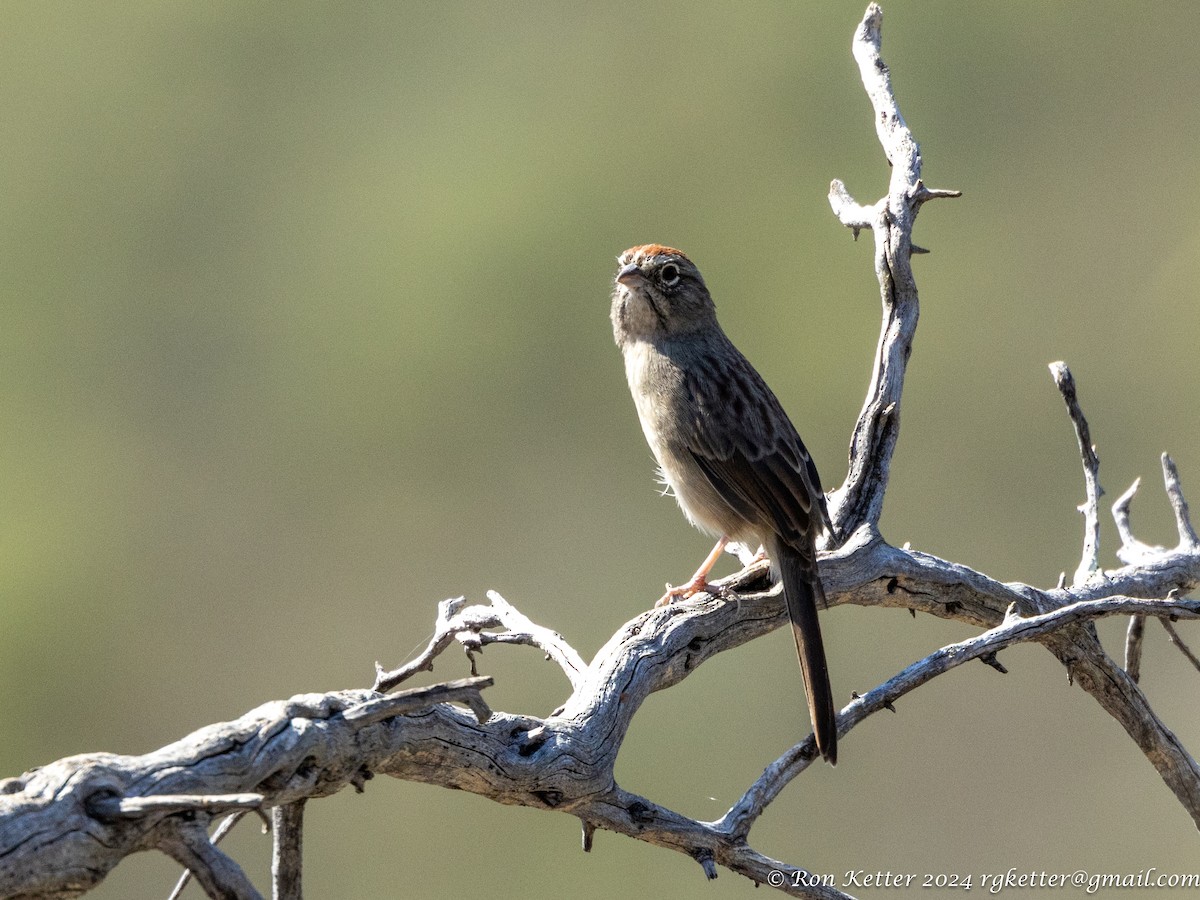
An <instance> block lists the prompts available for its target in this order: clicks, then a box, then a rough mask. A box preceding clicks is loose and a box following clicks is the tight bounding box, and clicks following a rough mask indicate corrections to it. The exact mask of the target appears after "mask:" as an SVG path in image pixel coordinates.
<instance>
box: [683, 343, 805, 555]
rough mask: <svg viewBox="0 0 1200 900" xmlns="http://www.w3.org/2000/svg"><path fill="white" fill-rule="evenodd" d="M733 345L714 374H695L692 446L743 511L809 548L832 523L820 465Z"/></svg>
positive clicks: (714, 363) (688, 435) (688, 436)
mask: <svg viewBox="0 0 1200 900" xmlns="http://www.w3.org/2000/svg"><path fill="white" fill-rule="evenodd" d="M726 348H727V352H725V353H720V354H715V355H714V356H713V357H711V358H710V361H709V365H710V367H711V368H712V371H710V372H709V373H708V375H709V377H706V378H705V379H703V380H701V379H694V378H689V380H688V384H687V390H688V394H689V404H688V406H689V413H690V415H689V421H688V424H687V427H686V429H685V432H684V436H685V440H686V442H687V446H688V450H689V451H690V452H691V454H692V457H693V458H694V459H695V460H696V463H697V465H698V466H699V467H700V469H701V471H703V472H704V474H705V476H706V477H707V478H708V480H709V482H710V483H711V484H712V486H713V488H714V489H716V491H717V492H718V493H719V494H720V495H721V497H722V499H724V500H725V502H726V503H728V504H729V505H730V506H731V507H732V508H733V509H734V510H735V511H736V512H737V513H738V514H739V515H741V516H742V517H743V518H745V519H747V520H748V521H750V522H764V521H765V522H768V523H770V524H771V525H772V526H773V527H774V529H775V530H776V531H777V532H778V533H779V535H780V536H781V537H782V538H783V539H784V540H785V541H786V542H787V543H788V544H789V545H791V546H794V547H796V549H798V550H807V549H808V548H810V547H811V546H812V543H811V542H812V540H813V538H815V536H816V534H817V532H818V531H820V530H821V529H822V528H828V527H829V513H828V511H827V510H826V506H825V494H824V493H823V492H822V490H821V481H820V478H819V476H818V475H817V469H816V466H815V465H814V464H813V461H812V457H811V456H809V454H808V450H807V449H806V448H805V446H804V443H803V441H801V440H800V435H799V434H797V433H796V429H795V427H794V426H793V425H792V423H791V421H790V420H789V419H788V417H787V414H786V413H784V411H783V407H782V406H780V404H779V401H778V400H777V399H776V397H775V395H774V394H773V393H772V392H771V389H770V388H768V387H767V385H766V383H765V382H764V381H763V380H762V377H761V376H760V375H759V374H758V372H756V371H755V370H754V368H753V367H752V366H751V365H750V364H749V363H748V362H746V361H745V358H744V357H742V356H741V354H740V353H739V352H738V351H737V350H736V349H735V348H734V347H733V345H732V344H726ZM730 353H732V354H736V356H732V357H731V356H730V355H729V354H730ZM814 520H815V521H814ZM814 525H815V526H816V527H815V528H814V527H813V526H814ZM808 552H811V550H809V551H808Z"/></svg>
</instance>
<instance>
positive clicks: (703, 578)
mask: <svg viewBox="0 0 1200 900" xmlns="http://www.w3.org/2000/svg"><path fill="white" fill-rule="evenodd" d="M728 543H729V537H728V536H727V535H721V539H720V540H719V541H717V545H716V546H715V547H713V548H712V552H711V553H709V554H708V556H706V557H705V558H704V562H702V563H700V568H698V569H697V570H696V574H695V575H693V576H692V577H691V578H690V579H689V580H688V583H687V584H681V585H680V586H679V587H671V585H669V584H668V585H667V592H666V593H665V594H663V595H662V596H661V597H659V598H658V602H657V603H655V604H654V605H655V606H666V605H667V604H668V603H674V602H675V601H676V600H677V599H679V598H681V597H682V598H683V599H685V600H686V599H687V598H688V597H690V596H692V595H693V594H698V593H700V592H701V591H703V590H707V589H708V573H709V572H711V571H712V567H713V566H715V565H716V564H717V560H718V559H720V558H721V551H723V550H724V549H725V545H726V544H728Z"/></svg>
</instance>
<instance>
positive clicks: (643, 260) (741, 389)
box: [611, 244, 837, 765]
mask: <svg viewBox="0 0 1200 900" xmlns="http://www.w3.org/2000/svg"><path fill="white" fill-rule="evenodd" d="M617 266H618V268H617V273H616V277H615V280H614V286H613V295H612V309H611V318H612V326H613V337H614V338H615V340H616V343H617V346H618V347H619V348H620V350H621V354H622V356H623V357H624V360H625V375H626V378H627V379H628V381H629V391H630V393H631V394H632V395H633V401H634V405H635V406H636V407H637V412H638V418H639V419H640V420H641V425H642V431H643V432H644V433H645V436H646V442H647V443H648V444H649V445H650V449H651V451H652V452H653V453H654V457H655V459H656V460H657V462H658V466H659V470H660V475H661V478H662V481H663V483H664V484H665V485H666V486H667V487H668V488H669V490H670V492H671V493H672V494H674V496H675V499H676V500H677V501H678V502H679V506H680V507H681V508H682V510H683V513H684V515H685V516H686V517H687V519H688V520H689V521H690V522H691V523H692V524H693V525H694V526H696V527H697V528H699V529H700V530H701V531H703V532H706V533H708V534H710V535H712V536H713V537H716V538H718V541H717V545H716V546H715V547H714V548H713V551H712V552H711V553H710V554H709V555H708V557H707V558H706V559H705V561H704V563H703V564H702V565H701V566H700V569H699V570H698V571H697V572H696V574H695V575H694V576H692V578H691V579H690V580H689V581H688V582H687V584H685V585H682V586H680V587H674V588H672V587H670V586H668V590H667V594H666V595H664V596H663V598H662V599H661V600H660V601H659V605H662V604H664V603H670V602H673V601H675V600H677V599H679V598H686V597H689V596H691V595H693V594H695V593H698V592H700V591H703V590H705V589H706V587H707V584H708V582H707V577H708V573H709V570H710V569H711V568H712V566H713V564H714V563H715V562H716V561H717V559H718V558H719V557H720V554H721V551H722V549H723V548H724V546H725V544H726V543H727V542H729V541H738V542H741V543H742V544H744V545H746V546H748V547H761V548H762V549H761V550H760V553H761V552H763V551H765V552H766V554H767V556H769V558H770V560H771V573H772V577H773V578H775V579H776V580H778V581H782V583H783V595H784V598H785V600H786V603H787V610H788V618H789V619H790V621H791V626H792V635H793V637H794V638H795V642H796V652H797V654H798V656H799V658H800V670H801V673H802V675H803V678H804V686H805V694H806V696H807V700H808V710H809V717H810V719H811V720H812V725H813V734H814V736H815V738H816V744H817V749H818V751H819V752H820V754H821V756H822V757H824V759H825V760H826V761H827V762H829V763H830V764H831V765H836V763H837V717H836V713H835V711H834V705H833V693H832V689H831V687H830V683H829V667H828V664H827V662H826V658H825V647H824V644H823V642H822V640H821V626H820V622H819V621H818V618H817V610H818V608H823V607H825V605H826V601H825V592H824V589H823V587H822V585H821V579H820V576H819V574H818V572H817V551H816V540H817V537H818V535H819V534H820V533H821V532H822V531H823V530H827V531H829V532H830V533H832V525H831V522H830V518H829V510H828V507H827V505H826V501H825V494H824V492H823V491H822V490H821V480H820V477H819V476H818V474H817V468H816V465H815V464H814V463H813V460H812V457H811V456H810V455H809V453H808V450H807V449H806V448H805V446H804V443H803V442H802V441H801V440H800V435H799V434H798V433H797V432H796V428H795V426H794V425H793V424H792V422H791V420H790V419H789V418H788V417H787V414H786V413H785V412H784V411H783V407H782V406H781V405H780V403H779V400H778V399H776V397H775V395H774V394H773V393H772V392H771V389H770V388H769V387H767V384H766V382H765V381H764V380H763V378H762V376H761V375H759V373H758V372H757V370H755V368H754V366H752V365H751V364H750V362H749V361H748V360H747V359H746V357H745V356H743V355H742V353H741V352H740V351H739V350H738V349H737V347H735V346H734V345H733V342H732V341H731V340H730V339H729V338H728V337H727V336H726V334H725V332H724V331H723V330H722V328H721V326H720V324H719V323H718V322H717V311H716V305H715V304H714V302H713V299H712V295H711V294H710V293H709V290H708V287H707V285H706V284H705V283H704V278H703V277H702V276H701V275H700V270H699V269H698V268H697V267H696V265H695V264H694V263H693V262H692V261H691V259H689V258H688V256H687V255H686V254H685V253H683V251H681V250H676V249H675V248H673V247H667V246H664V245H662V244H643V245H639V246H636V247H631V248H630V249H628V250H626V251H625V252H624V253H622V254H621V255H620V256H619V257H618V259H617Z"/></svg>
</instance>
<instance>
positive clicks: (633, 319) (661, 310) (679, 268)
mask: <svg viewBox="0 0 1200 900" xmlns="http://www.w3.org/2000/svg"><path fill="white" fill-rule="evenodd" d="M715 320H716V308H715V306H714V305H713V301H712V297H711V296H710V295H709V293H708V288H707V287H706V286H705V284H704V279H703V278H702V277H701V276H700V270H699V269H697V268H696V266H695V264H694V263H693V262H692V261H691V260H690V259H688V258H687V255H686V254H685V253H684V252H683V251H682V250H676V249H674V248H672V247H664V246H663V245H662V244H643V245H641V246H638V247H630V248H629V249H628V250H626V251H625V252H624V253H622V254H621V255H620V256H619V257H618V258H617V275H616V282H615V284H614V286H613V303H612V322H613V334H614V335H615V336H616V339H617V343H618V344H622V345H624V344H625V343H626V342H629V341H636V340H655V339H661V338H670V337H682V336H685V335H687V334H690V333H692V332H696V331H699V330H700V329H702V328H704V327H706V326H708V325H710V324H711V323H712V322H714V321H715Z"/></svg>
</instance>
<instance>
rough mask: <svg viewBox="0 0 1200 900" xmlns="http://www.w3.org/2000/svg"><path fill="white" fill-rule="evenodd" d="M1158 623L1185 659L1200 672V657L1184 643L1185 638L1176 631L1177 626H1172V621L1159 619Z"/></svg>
mask: <svg viewBox="0 0 1200 900" xmlns="http://www.w3.org/2000/svg"><path fill="white" fill-rule="evenodd" d="M1158 621H1159V623H1160V624H1161V625H1162V627H1163V630H1164V631H1166V632H1167V637H1169V638H1170V639H1171V643H1172V644H1174V645H1175V647H1176V648H1177V649H1178V650H1179V652H1180V653H1182V654H1183V655H1184V658H1185V659H1187V661H1188V662H1190V663H1191V664H1192V665H1193V666H1194V667H1195V669H1196V671H1197V672H1200V657H1197V656H1196V654H1195V653H1193V652H1192V648H1191V647H1189V646H1188V645H1187V644H1185V643H1184V642H1183V638H1181V637H1180V636H1179V632H1178V631H1176V630H1175V626H1174V625H1172V624H1171V620H1170V619H1159V620H1158Z"/></svg>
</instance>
